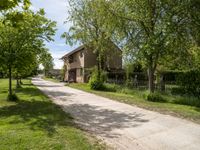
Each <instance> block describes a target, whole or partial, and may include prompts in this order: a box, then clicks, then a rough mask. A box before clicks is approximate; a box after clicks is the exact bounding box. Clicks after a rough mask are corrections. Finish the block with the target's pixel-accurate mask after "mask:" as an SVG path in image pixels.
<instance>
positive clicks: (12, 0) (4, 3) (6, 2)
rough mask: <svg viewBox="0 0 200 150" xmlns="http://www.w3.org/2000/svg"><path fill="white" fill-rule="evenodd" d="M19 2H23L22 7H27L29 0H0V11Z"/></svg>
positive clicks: (10, 7)
mask: <svg viewBox="0 0 200 150" xmlns="http://www.w3.org/2000/svg"><path fill="white" fill-rule="evenodd" d="M19 4H23V8H28V7H29V6H30V0H1V1H0V12H1V11H3V10H4V11H6V10H9V9H12V8H14V7H16V6H19Z"/></svg>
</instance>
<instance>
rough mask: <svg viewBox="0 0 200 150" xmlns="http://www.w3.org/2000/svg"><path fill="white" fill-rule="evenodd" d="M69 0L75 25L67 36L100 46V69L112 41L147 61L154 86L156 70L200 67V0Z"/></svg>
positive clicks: (127, 55) (133, 56)
mask: <svg viewBox="0 0 200 150" xmlns="http://www.w3.org/2000/svg"><path fill="white" fill-rule="evenodd" d="M69 4H70V6H71V7H70V11H69V13H70V17H69V21H71V22H73V26H72V27H71V28H70V30H69V32H67V33H64V35H63V37H65V38H66V41H67V43H69V44H74V43H76V42H77V41H79V42H81V43H83V44H85V45H88V46H90V47H94V48H95V53H97V55H98V62H99V65H98V70H100V69H101V66H100V64H101V63H100V62H101V61H102V60H103V59H104V58H103V57H104V54H105V51H106V50H107V49H109V47H110V45H109V44H110V41H112V42H114V43H115V44H117V45H118V46H120V47H121V48H122V49H123V53H124V58H126V60H128V61H131V62H133V61H138V62H140V63H141V64H143V65H144V67H145V68H146V69H147V72H148V79H149V90H150V92H154V74H155V72H156V70H162V69H188V68H189V69H192V68H197V67H199V62H200V61H199V60H200V52H199V46H200V11H199V10H200V1H199V0H176V1H172V0H109V1H108V0H69ZM99 72H100V71H99ZM99 76H100V75H99Z"/></svg>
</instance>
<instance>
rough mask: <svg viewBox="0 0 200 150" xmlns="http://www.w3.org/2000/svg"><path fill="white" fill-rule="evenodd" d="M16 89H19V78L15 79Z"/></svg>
mask: <svg viewBox="0 0 200 150" xmlns="http://www.w3.org/2000/svg"><path fill="white" fill-rule="evenodd" d="M16 88H20V81H19V78H18V77H17V79H16Z"/></svg>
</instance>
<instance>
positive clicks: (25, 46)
mask: <svg viewBox="0 0 200 150" xmlns="http://www.w3.org/2000/svg"><path fill="white" fill-rule="evenodd" d="M54 33H55V22H52V21H50V20H48V19H47V18H46V17H45V12H44V10H42V9H41V10H39V11H38V12H33V11H31V10H27V9H23V10H12V11H8V12H6V13H4V14H3V15H2V16H1V18H0V63H1V64H2V66H3V67H4V69H5V70H6V72H8V77H9V79H10V80H9V81H10V82H11V81H12V80H11V78H12V77H13V75H14V76H15V77H16V78H17V79H18V78H22V77H23V76H27V75H30V74H31V73H32V71H33V70H34V69H35V68H36V67H37V66H38V65H39V64H38V59H39V55H40V54H41V53H42V52H43V51H44V48H43V47H44V41H45V40H46V41H51V40H53V39H52V36H53V35H54ZM9 85H10V86H9V94H10V95H12V88H11V85H12V84H11V83H10V84H9Z"/></svg>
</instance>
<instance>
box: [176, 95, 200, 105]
mask: <svg viewBox="0 0 200 150" xmlns="http://www.w3.org/2000/svg"><path fill="white" fill-rule="evenodd" d="M174 103H176V104H181V105H189V106H196V107H200V99H197V98H195V97H183V98H177V99H176V100H175V101H174Z"/></svg>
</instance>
